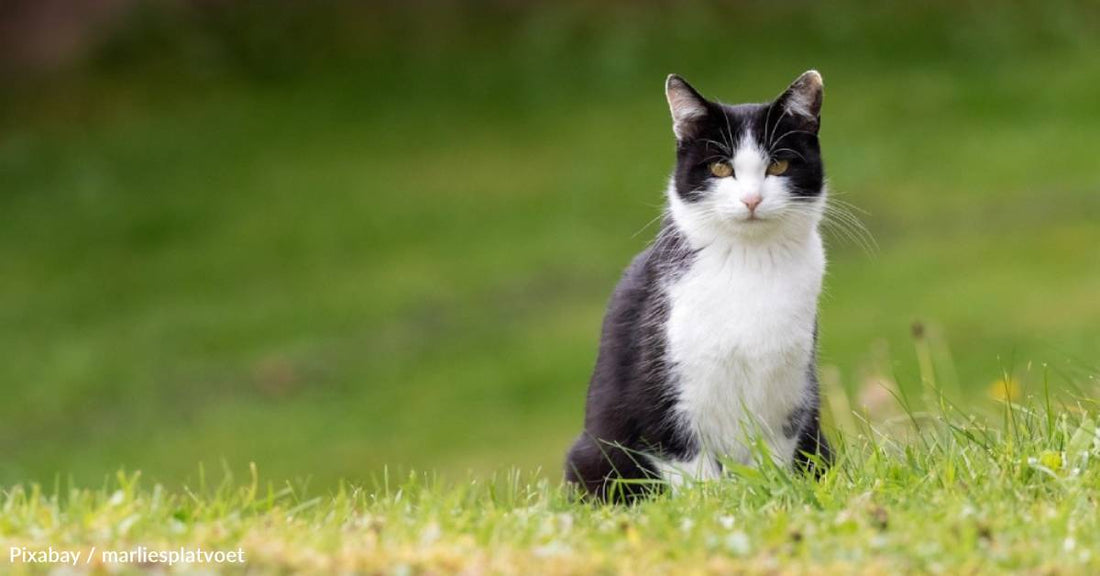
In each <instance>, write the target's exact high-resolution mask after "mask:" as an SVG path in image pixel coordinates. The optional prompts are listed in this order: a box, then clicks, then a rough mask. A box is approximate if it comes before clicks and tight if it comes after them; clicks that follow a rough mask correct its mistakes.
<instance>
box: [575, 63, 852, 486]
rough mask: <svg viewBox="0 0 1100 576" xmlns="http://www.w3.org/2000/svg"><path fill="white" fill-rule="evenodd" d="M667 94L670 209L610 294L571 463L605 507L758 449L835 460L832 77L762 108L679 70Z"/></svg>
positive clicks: (811, 462) (795, 88) (713, 472)
mask: <svg viewBox="0 0 1100 576" xmlns="http://www.w3.org/2000/svg"><path fill="white" fill-rule="evenodd" d="M665 95H666V97H667V100H668V105H669V109H670V110H671V112H672V130H673V134H674V135H675V137H676V166H675V170H674V171H673V173H672V176H671V177H670V179H669V183H668V186H667V192H666V195H667V197H668V204H667V209H666V213H665V216H664V219H663V221H662V223H661V230H660V232H659V233H658V235H657V237H656V239H655V240H654V241H653V242H652V243H651V244H650V246H649V248H648V249H646V250H645V251H643V252H642V253H640V254H638V255H637V256H636V257H635V258H634V260H633V262H631V264H630V266H629V267H628V268H627V270H626V272H625V273H624V274H623V276H622V278H621V280H620V281H619V283H618V285H617V286H616V288H615V291H614V294H613V295H612V297H611V302H610V304H609V305H608V309H607V312H606V315H605V317H604V321H603V328H602V336H601V339H600V347H599V353H598V356H597V360H596V366H595V369H594V371H593V374H592V378H591V381H590V383H589V388H588V395H587V405H586V408H585V420H584V431H583V432H582V433H581V435H580V436H579V437H578V438H577V440H576V442H575V443H574V444H573V446H572V448H571V449H570V450H569V453H568V455H567V458H566V465H565V476H566V480H567V481H568V482H570V483H573V484H576V485H579V486H580V487H582V488H583V489H584V492H585V493H587V494H589V495H591V496H592V497H595V498H598V499H602V500H616V501H623V500H627V501H633V500H634V499H636V498H638V497H640V496H644V495H646V494H648V493H650V492H652V491H654V490H661V489H663V488H664V487H665V486H672V487H674V488H675V487H676V486H678V485H680V484H682V483H683V482H685V481H690V480H696V479H714V478H718V477H720V476H721V474H722V471H723V462H731V461H732V462H739V463H742V464H746V465H752V464H753V463H754V462H755V461H756V458H758V457H759V456H760V454H762V453H766V454H769V455H770V457H771V459H773V460H774V461H775V462H776V463H777V464H780V465H782V466H792V467H796V468H800V469H802V470H805V471H810V472H813V473H816V474H820V473H822V471H823V469H824V467H825V466H827V465H828V463H829V462H830V461H831V450H830V447H829V444H828V442H827V441H826V439H825V437H824V435H823V434H822V431H821V424H820V416H819V414H820V409H819V406H820V398H819V391H818V388H819V387H818V382H817V375H816V347H817V299H818V295H819V294H820V292H821V284H822V278H823V276H824V273H825V251H824V246H823V243H822V240H821V236H820V234H819V231H818V227H819V224H820V223H821V220H822V217H823V214H824V212H825V199H826V187H825V173H824V166H823V164H822V158H821V150H820V145H819V142H818V131H819V128H820V126H821V103H822V96H823V82H822V78H821V75H820V74H819V73H818V72H817V71H815V70H810V71H808V72H806V73H804V74H802V75H801V76H799V77H798V78H797V79H796V80H795V81H794V82H793V83H792V84H791V85H790V86H789V87H788V88H787V89H786V90H785V91H783V93H782V94H780V95H779V97H778V98H776V99H775V100H774V101H772V102H770V103H767V104H741V105H737V106H730V105H726V104H721V103H719V102H716V101H710V100H707V99H706V98H704V97H703V96H702V95H701V94H700V93H699V92H698V91H696V90H695V89H694V88H693V87H692V86H691V85H690V84H688V83H687V81H685V80H684V79H683V78H681V77H679V76H677V75H675V74H673V75H670V76H669V77H668V79H667V80H666V82H665ZM761 440H762V441H763V442H764V444H765V445H766V446H767V450H766V452H765V451H763V450H760V449H759V448H758V446H757V443H758V442H760V441H761Z"/></svg>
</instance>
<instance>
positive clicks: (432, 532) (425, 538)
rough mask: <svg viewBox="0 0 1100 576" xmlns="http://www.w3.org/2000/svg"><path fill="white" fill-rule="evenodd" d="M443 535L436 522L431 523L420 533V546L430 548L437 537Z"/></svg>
mask: <svg viewBox="0 0 1100 576" xmlns="http://www.w3.org/2000/svg"><path fill="white" fill-rule="evenodd" d="M442 534H443V530H442V529H440V528H439V523H438V522H432V523H431V524H428V525H427V526H425V527H424V529H423V530H422V531H421V532H420V545H421V546H431V545H432V544H435V543H436V542H437V541H438V540H439V537H440V536H441V535H442Z"/></svg>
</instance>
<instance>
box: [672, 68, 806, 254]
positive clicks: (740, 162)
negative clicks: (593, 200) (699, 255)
mask: <svg viewBox="0 0 1100 576" xmlns="http://www.w3.org/2000/svg"><path fill="white" fill-rule="evenodd" d="M822 88H823V85H822V81H821V75H820V74H818V73H817V71H815V70H811V71H809V72H806V73H804V74H802V75H801V76H799V77H798V79H796V80H795V81H794V82H793V83H792V84H791V85H790V86H789V87H788V88H787V89H786V90H784V91H783V93H782V94H780V95H779V97H777V98H776V99H775V100H774V101H772V102H769V103H767V104H741V105H737V106H729V105H726V104H722V103H719V102H714V101H710V100H707V99H706V98H704V97H703V96H702V95H700V94H699V92H698V91H696V90H695V89H694V88H692V87H691V85H689V84H688V83H687V82H686V81H685V80H684V79H683V78H681V77H679V76H676V75H675V74H674V75H671V76H669V77H668V80H667V81H666V83H665V94H666V96H667V97H668V105H669V108H670V109H671V111H672V130H673V133H674V134H675V135H676V172H675V173H674V174H673V177H672V181H671V184H670V188H669V198H670V204H671V208H672V214H673V218H674V220H675V221H676V223H677V224H678V225H679V226H680V227H681V228H682V229H684V231H685V232H687V233H688V235H689V236H691V237H694V238H693V239H694V240H695V241H697V242H699V243H709V241H710V240H713V239H717V238H720V237H726V238H730V237H732V238H740V239H758V240H764V239H768V238H771V237H774V236H775V235H776V234H793V233H799V232H803V231H806V230H809V229H812V228H814V227H816V226H817V224H818V222H819V221H820V219H821V214H822V212H823V211H824V202H825V197H824V196H825V190H824V188H825V171H824V166H823V165H822V161H821V149H820V147H819V144H818V139H817V134H818V129H819V128H820V126H821V100H822Z"/></svg>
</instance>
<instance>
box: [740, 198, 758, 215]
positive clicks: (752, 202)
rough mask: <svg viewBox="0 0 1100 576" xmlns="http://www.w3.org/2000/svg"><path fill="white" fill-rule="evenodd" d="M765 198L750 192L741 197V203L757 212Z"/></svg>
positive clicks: (750, 210)
mask: <svg viewBox="0 0 1100 576" xmlns="http://www.w3.org/2000/svg"><path fill="white" fill-rule="evenodd" d="M762 200H763V198H761V197H760V195H759V194H749V195H747V196H742V197H741V203H742V204H744V205H745V206H747V207H748V209H749V212H750V213H751V212H756V207H757V206H759V205H760V202H761V201H762Z"/></svg>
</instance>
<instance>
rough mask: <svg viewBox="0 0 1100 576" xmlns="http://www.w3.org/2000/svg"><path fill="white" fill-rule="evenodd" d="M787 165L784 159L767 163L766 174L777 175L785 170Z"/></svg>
mask: <svg viewBox="0 0 1100 576" xmlns="http://www.w3.org/2000/svg"><path fill="white" fill-rule="evenodd" d="M787 166H788V164H787V161H786V160H776V161H774V162H772V163H771V164H768V176H779V175H780V174H782V173H784V172H786V171H787Z"/></svg>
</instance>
